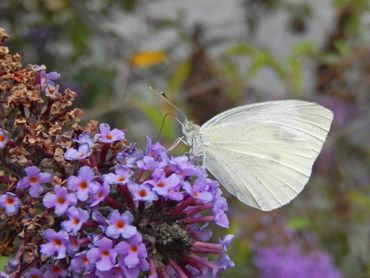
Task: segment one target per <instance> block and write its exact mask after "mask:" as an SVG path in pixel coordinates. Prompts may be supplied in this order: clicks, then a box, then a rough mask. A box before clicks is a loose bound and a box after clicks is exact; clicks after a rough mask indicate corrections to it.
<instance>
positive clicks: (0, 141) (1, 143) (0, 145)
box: [0, 128, 8, 149]
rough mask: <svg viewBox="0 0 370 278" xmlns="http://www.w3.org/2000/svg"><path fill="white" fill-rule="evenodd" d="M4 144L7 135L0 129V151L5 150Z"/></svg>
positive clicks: (6, 141)
mask: <svg viewBox="0 0 370 278" xmlns="http://www.w3.org/2000/svg"><path fill="white" fill-rule="evenodd" d="M6 143H8V135H7V134H6V133H5V131H4V130H3V129H2V128H0V149H3V148H5V145H6Z"/></svg>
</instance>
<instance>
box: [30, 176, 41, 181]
mask: <svg viewBox="0 0 370 278" xmlns="http://www.w3.org/2000/svg"><path fill="white" fill-rule="evenodd" d="M38 181H39V178H38V177H36V176H31V177H30V182H31V183H37V182H38Z"/></svg>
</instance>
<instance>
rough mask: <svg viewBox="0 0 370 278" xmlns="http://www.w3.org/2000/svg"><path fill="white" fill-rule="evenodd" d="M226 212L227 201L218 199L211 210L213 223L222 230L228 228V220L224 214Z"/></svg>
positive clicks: (222, 198)
mask: <svg viewBox="0 0 370 278" xmlns="http://www.w3.org/2000/svg"><path fill="white" fill-rule="evenodd" d="M227 211H228V205H227V201H226V199H225V198H224V197H218V198H217V199H216V200H215V202H214V204H213V208H212V212H213V215H214V217H215V223H216V224H217V225H218V226H220V227H223V228H228V227H229V224H230V223H229V218H228V217H227V215H226V213H225V212H227Z"/></svg>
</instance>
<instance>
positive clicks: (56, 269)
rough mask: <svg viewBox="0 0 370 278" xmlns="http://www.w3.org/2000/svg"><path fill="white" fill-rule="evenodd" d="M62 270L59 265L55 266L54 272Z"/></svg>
mask: <svg viewBox="0 0 370 278" xmlns="http://www.w3.org/2000/svg"><path fill="white" fill-rule="evenodd" d="M59 271H60V267H59V266H56V265H55V266H53V272H54V273H58V272H59Z"/></svg>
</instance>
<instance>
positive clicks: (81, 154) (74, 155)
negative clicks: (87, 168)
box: [64, 144, 91, 160]
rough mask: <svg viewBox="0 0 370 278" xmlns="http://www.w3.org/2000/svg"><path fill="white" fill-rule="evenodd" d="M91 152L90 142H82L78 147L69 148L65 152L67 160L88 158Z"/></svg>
mask: <svg viewBox="0 0 370 278" xmlns="http://www.w3.org/2000/svg"><path fill="white" fill-rule="evenodd" d="M90 153H91V148H90V147H89V145H88V144H82V145H80V146H79V147H78V149H74V148H69V149H67V151H66V152H65V153H64V157H65V159H67V160H81V159H85V158H87V157H88V156H89V155H90Z"/></svg>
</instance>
